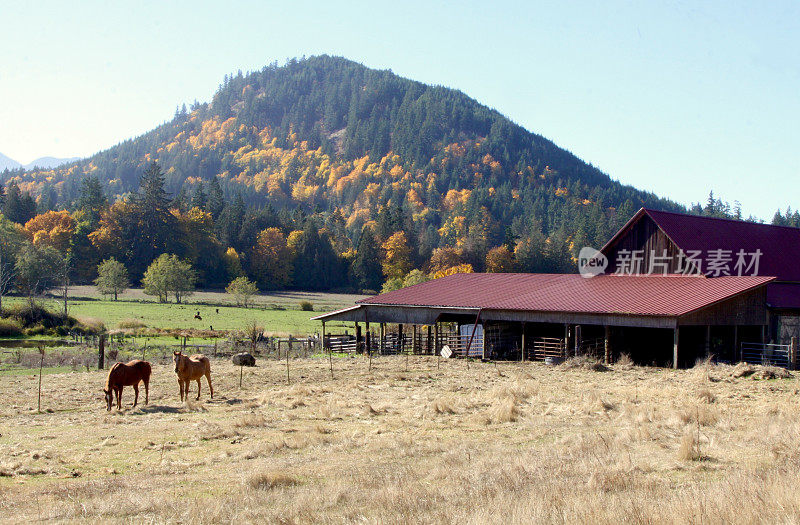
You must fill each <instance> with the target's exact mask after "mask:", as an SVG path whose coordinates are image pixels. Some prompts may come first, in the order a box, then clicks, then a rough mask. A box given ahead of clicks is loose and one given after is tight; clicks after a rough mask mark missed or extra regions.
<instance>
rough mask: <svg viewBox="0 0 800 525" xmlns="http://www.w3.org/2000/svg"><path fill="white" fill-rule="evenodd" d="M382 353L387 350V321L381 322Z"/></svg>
mask: <svg viewBox="0 0 800 525" xmlns="http://www.w3.org/2000/svg"><path fill="white" fill-rule="evenodd" d="M380 349H381V354H383V353H384V352H385V351H386V323H381V343H380Z"/></svg>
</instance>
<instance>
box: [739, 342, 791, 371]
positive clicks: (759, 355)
mask: <svg viewBox="0 0 800 525" xmlns="http://www.w3.org/2000/svg"><path fill="white" fill-rule="evenodd" d="M791 349H792V346H791V345H775V344H761V343H742V361H745V362H747V363H751V364H755V365H775V366H780V367H783V368H789V354H790V352H791Z"/></svg>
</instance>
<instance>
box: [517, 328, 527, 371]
mask: <svg viewBox="0 0 800 525" xmlns="http://www.w3.org/2000/svg"><path fill="white" fill-rule="evenodd" d="M526 326H528V323H522V341H521V342H520V344H521V345H522V346H521V347H520V352H519V353H520V354H521V355H520V361H522V362H525V327H526Z"/></svg>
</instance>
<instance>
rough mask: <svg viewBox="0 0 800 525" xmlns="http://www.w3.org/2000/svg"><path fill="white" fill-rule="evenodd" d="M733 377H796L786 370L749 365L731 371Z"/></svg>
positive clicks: (739, 366)
mask: <svg viewBox="0 0 800 525" xmlns="http://www.w3.org/2000/svg"><path fill="white" fill-rule="evenodd" d="M731 377H732V378H734V379H738V378H740V377H752V378H753V379H791V378H792V377H794V376H793V375H792V374H791V372H789V371H788V370H786V369H785V368H780V367H777V366H764V365H751V364H749V363H739V364H737V365H736V366H735V367H733V370H731Z"/></svg>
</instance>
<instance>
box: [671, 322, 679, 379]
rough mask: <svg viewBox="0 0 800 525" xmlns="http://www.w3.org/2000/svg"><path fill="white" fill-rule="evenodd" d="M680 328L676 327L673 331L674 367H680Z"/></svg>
mask: <svg viewBox="0 0 800 525" xmlns="http://www.w3.org/2000/svg"><path fill="white" fill-rule="evenodd" d="M679 332H680V328H679V327H677V326H676V327H675V328H674V329H673V331H672V368H675V369H677V368H678V339H679Z"/></svg>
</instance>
